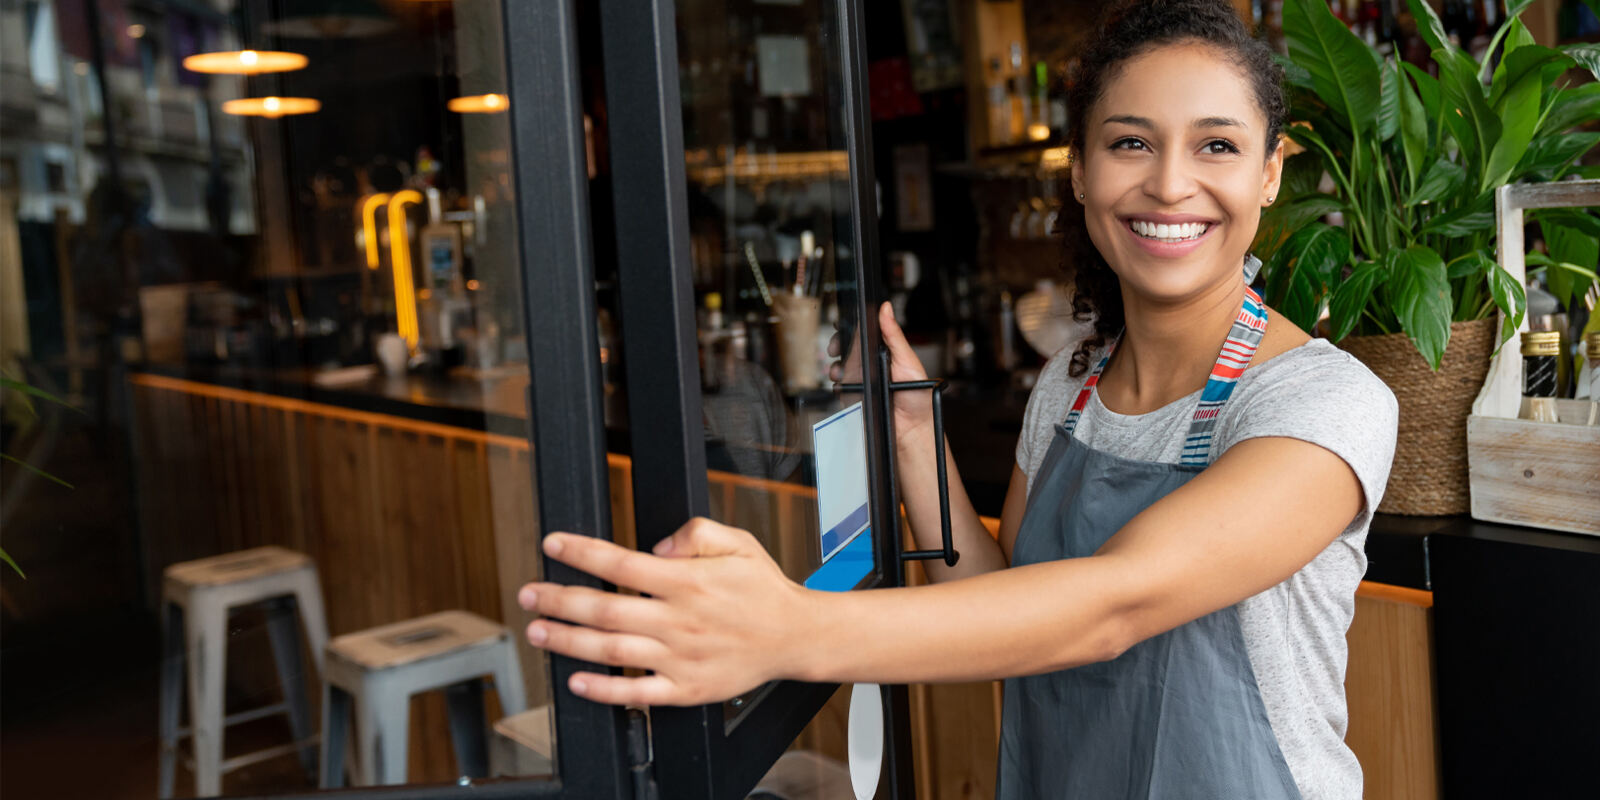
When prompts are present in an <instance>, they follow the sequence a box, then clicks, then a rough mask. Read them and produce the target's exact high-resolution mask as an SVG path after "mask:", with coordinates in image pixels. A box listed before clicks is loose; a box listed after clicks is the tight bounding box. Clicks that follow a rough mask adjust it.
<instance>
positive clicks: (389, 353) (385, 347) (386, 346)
mask: <svg viewBox="0 0 1600 800" xmlns="http://www.w3.org/2000/svg"><path fill="white" fill-rule="evenodd" d="M373 349H374V350H376V351H377V355H378V363H379V364H382V365H383V371H384V373H385V374H387V375H391V376H398V375H404V374H405V373H406V361H407V360H408V359H409V358H410V356H411V352H410V350H409V348H407V347H406V340H405V339H402V338H400V334H398V333H385V334H382V335H380V336H379V337H378V342H377V344H376V345H374V348H373Z"/></svg>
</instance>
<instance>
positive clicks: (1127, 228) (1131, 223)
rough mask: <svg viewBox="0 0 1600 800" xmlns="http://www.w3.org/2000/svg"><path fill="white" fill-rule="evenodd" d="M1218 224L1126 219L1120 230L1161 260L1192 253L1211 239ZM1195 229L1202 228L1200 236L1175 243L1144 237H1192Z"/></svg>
mask: <svg viewBox="0 0 1600 800" xmlns="http://www.w3.org/2000/svg"><path fill="white" fill-rule="evenodd" d="M1218 224H1219V223H1216V222H1210V221H1185V222H1181V223H1156V222H1152V221H1150V220H1144V219H1126V220H1123V221H1122V230H1123V231H1124V232H1126V233H1127V235H1128V236H1129V237H1130V238H1132V239H1133V241H1134V242H1136V243H1137V244H1138V245H1139V246H1140V247H1142V248H1144V251H1145V252H1147V253H1149V254H1151V255H1153V256H1159V257H1162V258H1178V257H1181V256H1186V255H1188V254H1190V253H1192V252H1194V251H1195V250H1196V249H1198V248H1199V247H1200V245H1201V243H1202V242H1204V241H1205V240H1206V239H1209V238H1211V234H1212V233H1214V232H1215V231H1216V230H1217V227H1218ZM1136 227H1137V228H1140V229H1142V230H1143V231H1144V233H1141V232H1140V231H1138V230H1135V228H1136ZM1196 228H1203V230H1202V232H1201V233H1200V235H1198V236H1192V238H1185V239H1178V240H1176V241H1162V240H1161V239H1160V238H1151V237H1150V236H1148V235H1146V234H1147V233H1154V234H1156V235H1157V236H1161V235H1162V234H1165V236H1166V237H1174V236H1183V235H1185V234H1190V235H1192V234H1193V231H1194V230H1195V229H1196Z"/></svg>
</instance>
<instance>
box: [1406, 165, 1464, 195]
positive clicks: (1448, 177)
mask: <svg viewBox="0 0 1600 800" xmlns="http://www.w3.org/2000/svg"><path fill="white" fill-rule="evenodd" d="M1466 182H1467V171H1466V170H1464V169H1462V168H1461V166H1460V165H1459V164H1456V163H1455V162H1454V161H1451V160H1450V159H1448V158H1440V159H1437V160H1435V161H1434V162H1433V163H1432V164H1430V165H1429V166H1428V171H1427V172H1424V173H1422V182H1421V183H1419V184H1417V188H1416V191H1413V192H1412V193H1411V195H1410V196H1409V197H1407V198H1406V205H1408V206H1420V205H1427V204H1429V203H1437V202H1439V201H1440V200H1443V199H1445V198H1446V197H1450V196H1451V195H1454V194H1455V193H1456V192H1459V191H1461V187H1462V185H1463V184H1465V183H1466Z"/></svg>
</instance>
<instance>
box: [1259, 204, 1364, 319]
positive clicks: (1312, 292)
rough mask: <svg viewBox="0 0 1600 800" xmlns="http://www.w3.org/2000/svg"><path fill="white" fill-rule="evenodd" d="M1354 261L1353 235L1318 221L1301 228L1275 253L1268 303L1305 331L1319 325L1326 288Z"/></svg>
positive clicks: (1268, 285)
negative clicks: (1352, 256)
mask: <svg viewBox="0 0 1600 800" xmlns="http://www.w3.org/2000/svg"><path fill="white" fill-rule="evenodd" d="M1349 260H1350V234H1349V232H1348V231H1346V230H1345V229H1343V228H1335V227H1333V226H1332V225H1327V224H1324V223H1321V222H1314V223H1311V224H1310V225H1307V226H1306V227H1304V228H1301V229H1300V230H1299V231H1297V232H1296V233H1295V234H1294V235H1293V236H1291V237H1289V241H1287V242H1285V243H1284V245H1283V247H1282V248H1281V249H1279V251H1278V252H1277V253H1276V254H1274V257H1273V259H1272V270H1271V271H1270V272H1268V273H1267V297H1268V298H1269V299H1268V303H1269V304H1271V305H1272V306H1274V307H1275V308H1277V309H1278V310H1279V311H1280V312H1281V313H1282V314H1283V315H1284V316H1285V317H1288V318H1289V320H1290V321H1291V322H1293V323H1294V324H1296V325H1298V326H1300V327H1301V328H1303V329H1305V330H1311V329H1312V327H1313V326H1315V325H1316V324H1317V317H1318V316H1319V315H1320V312H1321V310H1322V309H1321V301H1322V293H1323V287H1325V286H1327V285H1328V283H1329V282H1330V280H1331V278H1332V277H1333V275H1334V273H1335V271H1336V270H1338V269H1340V268H1342V267H1343V266H1344V264H1345V262H1347V261H1349Z"/></svg>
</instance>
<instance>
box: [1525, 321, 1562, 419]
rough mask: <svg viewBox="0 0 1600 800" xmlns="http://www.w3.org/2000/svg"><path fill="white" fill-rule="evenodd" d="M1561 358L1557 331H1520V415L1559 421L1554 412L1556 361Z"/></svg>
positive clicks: (1528, 417) (1558, 332)
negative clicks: (1522, 400) (1522, 401)
mask: <svg viewBox="0 0 1600 800" xmlns="http://www.w3.org/2000/svg"><path fill="white" fill-rule="evenodd" d="M1559 358H1561V332H1560V331H1528V332H1527V333H1524V334H1522V396H1523V398H1524V400H1525V402H1524V403H1523V404H1522V406H1523V408H1522V418H1523V419H1529V420H1533V421H1534V422H1558V421H1559V419H1558V417H1557V414H1556V361H1557V359H1559Z"/></svg>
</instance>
